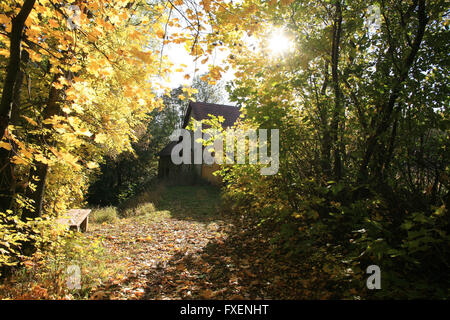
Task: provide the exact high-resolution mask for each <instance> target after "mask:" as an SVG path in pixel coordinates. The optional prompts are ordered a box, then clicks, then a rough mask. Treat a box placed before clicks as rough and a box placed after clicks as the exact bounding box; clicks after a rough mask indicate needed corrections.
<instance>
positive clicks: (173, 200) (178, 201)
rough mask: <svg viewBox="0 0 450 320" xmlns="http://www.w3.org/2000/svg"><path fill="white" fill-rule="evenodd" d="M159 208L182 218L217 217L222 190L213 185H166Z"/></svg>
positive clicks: (206, 218) (207, 218)
mask: <svg viewBox="0 0 450 320" xmlns="http://www.w3.org/2000/svg"><path fill="white" fill-rule="evenodd" d="M157 208H158V209H159V210H167V211H170V213H171V215H172V216H173V217H175V218H180V219H183V218H188V219H199V220H209V219H215V218H216V217H217V215H218V213H219V208H220V190H219V189H218V188H216V187H213V186H171V187H166V190H165V192H164V194H162V196H161V200H160V201H159V205H158V207H157Z"/></svg>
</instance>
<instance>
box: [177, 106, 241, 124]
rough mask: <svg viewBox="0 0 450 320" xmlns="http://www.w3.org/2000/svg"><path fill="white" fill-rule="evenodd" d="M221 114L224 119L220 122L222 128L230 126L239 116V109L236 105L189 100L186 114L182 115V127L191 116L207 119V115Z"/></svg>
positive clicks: (196, 118)
mask: <svg viewBox="0 0 450 320" xmlns="http://www.w3.org/2000/svg"><path fill="white" fill-rule="evenodd" d="M209 114H212V115H213V116H216V117H218V116H222V117H224V118H225V121H224V122H223V123H222V126H223V127H224V128H227V127H231V126H232V125H233V124H234V123H235V122H236V120H237V118H239V115H240V114H241V111H240V109H239V108H237V107H233V106H228V105H224V104H214V103H206V102H189V106H188V109H187V110H186V115H185V116H184V123H183V128H186V126H187V125H188V122H189V119H190V118H191V117H192V118H194V119H195V120H197V121H201V120H205V119H208V118H209V117H208V115H209Z"/></svg>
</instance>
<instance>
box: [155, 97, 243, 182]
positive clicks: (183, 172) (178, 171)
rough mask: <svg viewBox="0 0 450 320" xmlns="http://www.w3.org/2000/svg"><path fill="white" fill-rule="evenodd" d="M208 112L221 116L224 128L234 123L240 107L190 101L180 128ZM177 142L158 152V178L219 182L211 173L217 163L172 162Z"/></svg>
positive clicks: (216, 166) (206, 114) (203, 116)
mask: <svg viewBox="0 0 450 320" xmlns="http://www.w3.org/2000/svg"><path fill="white" fill-rule="evenodd" d="M210 114H211V115H213V116H216V117H219V116H221V117H223V118H224V121H223V122H222V127H223V128H224V129H225V128H229V127H232V126H233V125H234V123H235V122H236V120H237V119H238V118H239V115H240V109H239V108H237V107H234V106H229V105H221V104H212V103H205V102H192V101H191V102H189V106H188V108H187V110H186V114H185V116H184V120H183V126H182V128H183V129H185V128H186V127H187V125H188V124H189V123H190V121H191V119H194V120H196V121H202V120H206V119H209V115H210ZM178 143H180V141H172V142H170V143H169V144H168V145H167V146H165V147H164V148H163V149H162V150H161V151H160V152H159V154H158V155H159V165H158V177H159V178H160V179H166V180H169V181H170V182H172V183H178V184H194V183H199V182H202V181H206V182H209V183H211V184H214V185H218V184H220V183H221V181H220V177H218V176H214V175H213V172H215V171H216V170H217V169H218V168H219V165H218V164H216V163H214V164H211V165H208V164H206V163H202V164H193V161H192V164H180V165H176V164H174V163H173V162H172V159H171V154H172V149H173V148H174V147H175V146H176V145H177V144H178ZM191 146H193V144H191ZM191 157H192V159H193V150H191Z"/></svg>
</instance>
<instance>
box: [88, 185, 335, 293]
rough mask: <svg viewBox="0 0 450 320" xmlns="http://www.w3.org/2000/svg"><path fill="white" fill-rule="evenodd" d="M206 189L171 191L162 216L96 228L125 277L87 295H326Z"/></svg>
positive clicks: (156, 214)
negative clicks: (219, 206)
mask: <svg viewBox="0 0 450 320" xmlns="http://www.w3.org/2000/svg"><path fill="white" fill-rule="evenodd" d="M188 188H190V189H188ZM194 192H195V193H194ZM211 192H212V191H211V190H208V189H207V188H202V187H197V188H194V191H192V187H176V188H174V189H171V190H170V191H169V196H168V197H167V198H165V199H164V201H163V202H162V203H161V205H159V206H158V209H162V210H161V211H156V212H153V213H151V214H147V215H143V216H140V217H134V218H128V219H120V220H119V221H118V222H116V223H114V224H103V225H97V226H96V227H94V230H92V231H90V233H89V236H90V237H100V238H102V239H103V240H102V241H103V244H104V246H105V247H107V249H108V250H109V252H110V254H111V255H114V256H115V259H113V260H115V261H117V263H120V264H121V265H122V266H123V272H121V273H119V274H117V275H115V276H114V277H113V278H112V279H111V280H110V281H108V282H107V283H103V284H102V285H101V286H100V287H99V288H98V289H97V290H96V291H95V292H93V294H92V295H91V297H90V298H91V299H302V298H303V299H305V298H328V297H329V296H327V295H328V293H327V292H328V291H327V290H322V289H323V288H321V286H322V284H321V282H320V281H313V282H311V279H314V275H312V274H303V275H302V276H300V273H299V269H300V267H301V266H300V265H299V263H298V261H297V262H296V263H294V262H293V261H291V259H289V258H287V257H284V256H282V255H278V254H274V253H273V251H272V250H271V249H272V248H271V245H270V243H269V241H268V240H267V239H266V237H264V236H263V235H262V234H261V233H259V232H258V230H257V229H253V228H251V227H250V226H249V224H246V223H242V221H241V222H239V221H238V220H233V221H232V219H231V218H230V217H226V216H223V215H221V214H219V213H218V210H216V209H217V207H216V206H217V201H213V199H214V197H216V196H217V195H214V194H211ZM193 193H194V194H193ZM216 200H217V199H216ZM311 272H314V270H311ZM312 286H314V289H313V290H310V287H312Z"/></svg>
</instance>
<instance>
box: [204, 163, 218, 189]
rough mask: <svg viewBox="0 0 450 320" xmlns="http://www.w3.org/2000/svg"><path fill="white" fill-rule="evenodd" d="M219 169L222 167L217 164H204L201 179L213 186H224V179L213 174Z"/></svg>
mask: <svg viewBox="0 0 450 320" xmlns="http://www.w3.org/2000/svg"><path fill="white" fill-rule="evenodd" d="M218 169H220V166H219V165H218V164H217V163H214V164H212V165H208V164H203V165H202V173H201V177H202V178H203V179H204V180H206V181H208V182H209V183H211V184H213V185H216V186H217V185H220V184H222V178H221V177H220V176H215V175H214V174H213V173H214V172H215V171H217V170H218Z"/></svg>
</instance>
